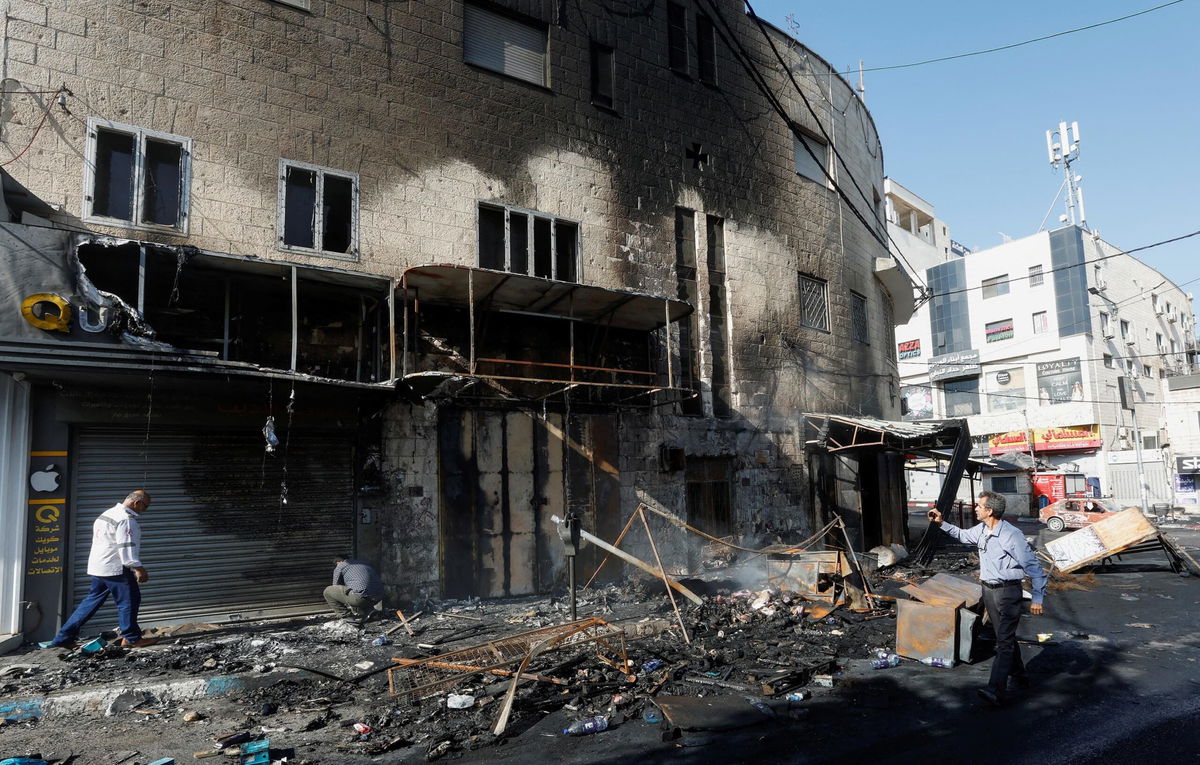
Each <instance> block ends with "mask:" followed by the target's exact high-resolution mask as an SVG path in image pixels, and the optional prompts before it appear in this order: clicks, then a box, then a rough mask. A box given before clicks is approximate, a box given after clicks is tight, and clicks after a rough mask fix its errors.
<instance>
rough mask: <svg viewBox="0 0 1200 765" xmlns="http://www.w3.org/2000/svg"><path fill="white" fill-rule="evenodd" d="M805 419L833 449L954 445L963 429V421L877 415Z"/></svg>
mask: <svg viewBox="0 0 1200 765" xmlns="http://www.w3.org/2000/svg"><path fill="white" fill-rule="evenodd" d="M804 421H805V424H806V426H807V427H808V428H809V429H810V430H809V432H810V433H812V432H815V433H816V438H815V439H812V441H810V442H816V443H817V444H819V445H820V446H822V447H824V448H825V449H826V450H828V451H830V452H839V451H846V450H849V449H866V448H884V449H896V450H902V451H922V450H932V449H938V448H946V447H951V448H953V447H954V445H955V443H956V442H957V441H958V438H959V435H960V433H961V432H962V430H963V421H962V420H932V421H926V422H896V421H894V420H879V419H876V418H874V417H849V416H846V415H839V414H805V415H804Z"/></svg>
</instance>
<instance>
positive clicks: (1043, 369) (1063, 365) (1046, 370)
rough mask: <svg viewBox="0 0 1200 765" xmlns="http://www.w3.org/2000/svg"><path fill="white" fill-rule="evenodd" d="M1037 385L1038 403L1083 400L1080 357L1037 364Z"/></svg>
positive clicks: (1061, 402)
mask: <svg viewBox="0 0 1200 765" xmlns="http://www.w3.org/2000/svg"><path fill="white" fill-rule="evenodd" d="M1037 385H1038V403H1041V404H1065V403H1068V402H1070V401H1083V399H1084V396H1083V375H1082V373H1081V371H1080V366H1079V357H1078V356H1076V357H1075V358H1072V359H1056V360H1055V361H1043V362H1040V363H1039V364H1038V365H1037Z"/></svg>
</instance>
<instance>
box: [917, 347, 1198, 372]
mask: <svg viewBox="0 0 1200 765" xmlns="http://www.w3.org/2000/svg"><path fill="white" fill-rule="evenodd" d="M1191 352H1192V353H1195V351H1191ZM1187 353H1188V351H1187V350H1182V349H1181V350H1178V351H1175V352H1174V353H1172V352H1171V351H1161V352H1159V353H1130V354H1126V355H1124V356H1109V357H1107V358H1105V357H1103V356H1101V357H1100V358H1081V359H1079V361H1080V362H1081V363H1082V362H1084V361H1125V360H1127V359H1148V358H1158V357H1162V356H1182V355H1185V354H1187ZM896 363H897V364H905V365H907V366H918V365H920V366H931V367H941V366H955V367H956V366H961V364H960V363H958V362H955V361H906V360H903V359H900V360H897V362H896ZM1040 363H1042V362H1040V361H981V362H979V366H981V367H1005V368H1008V367H1019V366H1024V365H1026V364H1040Z"/></svg>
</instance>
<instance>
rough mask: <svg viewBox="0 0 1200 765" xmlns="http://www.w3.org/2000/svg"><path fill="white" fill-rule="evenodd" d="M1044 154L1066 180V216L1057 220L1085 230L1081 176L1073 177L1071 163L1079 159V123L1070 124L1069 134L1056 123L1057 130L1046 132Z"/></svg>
mask: <svg viewBox="0 0 1200 765" xmlns="http://www.w3.org/2000/svg"><path fill="white" fill-rule="evenodd" d="M1046 154H1047V155H1048V156H1049V158H1050V166H1051V167H1053V168H1054V169H1056V170H1057V169H1060V168H1061V169H1062V171H1063V172H1064V173H1065V174H1066V176H1067V180H1066V185H1067V214H1066V215H1064V216H1062V217H1061V218H1059V220H1061V221H1062V222H1063V223H1070V224H1071V225H1078V226H1079V227H1080V228H1084V229H1086V228H1087V214H1086V213H1085V212H1084V211H1083V188H1082V187H1080V185H1079V182H1080V181H1082V180H1083V176H1082V175H1075V171H1074V170H1072V169H1071V163H1072V162H1075V161H1077V160H1078V159H1079V123H1078V122H1072V123H1071V127H1070V132H1068V128H1067V123H1065V122H1060V123H1058V130H1047V131H1046ZM1076 207H1078V208H1079V219H1078V220H1076V215H1075V208H1076Z"/></svg>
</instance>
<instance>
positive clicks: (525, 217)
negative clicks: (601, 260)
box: [475, 201, 583, 284]
mask: <svg viewBox="0 0 1200 765" xmlns="http://www.w3.org/2000/svg"><path fill="white" fill-rule="evenodd" d="M497 213H499V214H502V215H503V226H504V229H503V232H502V233H503V237H502V239H501V240H500V241H501V248H502V250H503V255H504V262H503V263H502V264H500V263H497V262H495V261H494V260H489V261H488V262H486V263H485V257H484V256H485V252H484V244H483V237H484V234H485V229H484V225H483V221H484V218H485V216H495V215H496V214H497ZM476 215H477V217H476V222H475V232H476V238H475V264H476V265H477V266H478V267H479V268H487V269H489V270H492V271H503V272H505V273H509V274H520V275H522V276H532V277H534V278H538V279H551V280H553V281H560V282H570V283H572V284H583V261H582V252H581V251H582V249H583V226H582V224H581V223H580V222H579V221H577V220H573V219H571V218H564V217H561V216H558V215H552V214H550V213H546V212H541V211H538V210H529V209H526V208H524V207H518V206H516V205H506V204H504V203H502V202H487V201H480V202H479V204H478V205H477V206H476ZM539 227H541V228H540V229H539ZM568 229H570V230H572V233H571V235H570V245H571V248H572V250H573V253H572V254H573V262H572V263H571V271H572V272H571V273H569V274H567V275H566V276H567V277H568V278H563V274H562V273H561V271H562V261H563V259H564V253H563V250H562V247H563V237H562V233H563V232H564V231H565V230H568ZM539 230H544V231H546V232H547V235H548V237H549V238H548V239H546V240H545V242H546V244H547V245H548V246H547V249H546V250H545V253H544V254H543V259H545V265H548V266H549V273H544V272H541V270H540V269H539V265H538V264H539V250H538V243H539V241H541V235H540V234H539ZM520 264H524V267H523V269H521V268H519V267H518V266H519V265H520Z"/></svg>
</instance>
